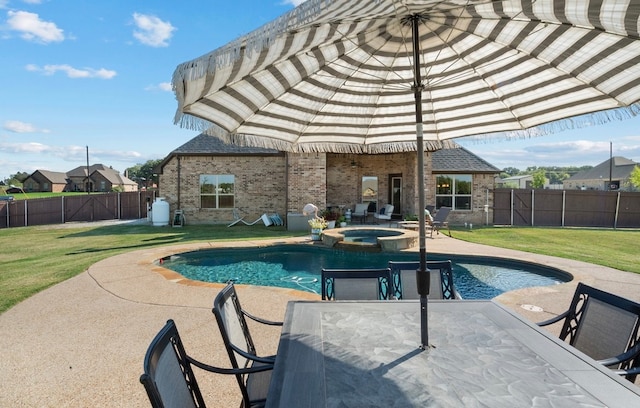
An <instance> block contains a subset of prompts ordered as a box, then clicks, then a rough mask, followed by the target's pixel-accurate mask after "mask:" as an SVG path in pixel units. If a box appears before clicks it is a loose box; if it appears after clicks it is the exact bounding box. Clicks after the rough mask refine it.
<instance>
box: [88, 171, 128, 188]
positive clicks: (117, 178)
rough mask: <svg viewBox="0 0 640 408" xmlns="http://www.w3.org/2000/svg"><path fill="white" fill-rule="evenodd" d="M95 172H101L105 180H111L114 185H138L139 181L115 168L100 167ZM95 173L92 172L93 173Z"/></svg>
mask: <svg viewBox="0 0 640 408" xmlns="http://www.w3.org/2000/svg"><path fill="white" fill-rule="evenodd" d="M93 173H98V174H100V175H101V176H102V177H103V178H104V179H105V180H107V181H109V183H111V184H112V185H136V184H137V183H136V182H135V181H133V180H131V179H129V178H127V177H125V176H123V175H121V174H120V173H118V172H117V171H116V170H113V169H99V170H96V171H94V172H93ZM93 173H91V174H92V175H93Z"/></svg>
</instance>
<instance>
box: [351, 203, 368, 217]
mask: <svg viewBox="0 0 640 408" xmlns="http://www.w3.org/2000/svg"><path fill="white" fill-rule="evenodd" d="M368 208H369V203H358V204H356V209H355V210H354V211H353V214H355V215H357V216H364V215H367V209H368Z"/></svg>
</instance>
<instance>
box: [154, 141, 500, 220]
mask: <svg viewBox="0 0 640 408" xmlns="http://www.w3.org/2000/svg"><path fill="white" fill-rule="evenodd" d="M416 163H417V156H416V154H415V152H406V153H389V154H375V155H373V154H371V155H359V154H338V153H300V154H298V153H288V152H280V151H277V150H273V149H263V148H256V147H241V146H235V145H229V144H225V143H223V142H222V141H220V140H219V139H217V138H215V137H211V136H207V135H204V134H200V135H198V136H196V137H195V138H193V139H192V140H190V141H188V142H187V143H185V144H184V145H182V146H180V147H178V148H177V149H175V150H174V151H172V152H171V153H169V155H168V156H167V157H166V158H165V159H164V160H163V161H162V162H161V163H160V165H159V180H160V182H159V196H160V197H163V198H164V199H165V200H166V201H167V202H168V203H169V204H170V208H171V211H175V210H176V209H180V210H183V211H184V214H185V218H186V220H187V222H192V223H194V224H224V223H230V222H232V221H233V220H234V209H235V210H236V211H237V212H238V213H240V215H242V216H245V218H246V219H247V220H249V221H253V220H255V219H257V218H258V217H259V216H260V215H262V214H264V213H279V214H280V215H281V216H283V218H284V215H291V216H292V217H293V216H294V215H298V214H300V213H301V212H302V208H303V207H304V205H305V204H307V203H313V204H315V205H316V206H318V208H320V209H324V208H327V207H333V208H337V209H341V210H345V209H347V208H351V209H352V210H353V209H354V208H355V204H356V203H361V202H372V203H373V204H375V206H376V207H377V208H382V207H383V206H384V205H385V204H393V205H394V214H393V217H394V218H395V219H401V218H402V217H403V216H404V215H408V214H416V213H417V211H418V210H417V208H416V207H417V203H418V182H417V180H416V174H417V166H416ZM499 172H500V170H499V169H497V168H496V167H494V166H492V165H490V164H489V163H487V162H485V161H484V160H482V159H480V158H478V157H477V156H475V155H473V154H472V153H470V152H469V151H468V150H466V149H463V148H459V149H448V150H441V151H438V152H430V153H425V174H426V175H427V176H426V180H425V183H424V188H425V191H426V194H427V203H428V204H435V205H437V206H441V205H451V206H452V207H453V209H454V211H453V212H452V213H451V215H450V216H449V221H451V222H452V223H455V222H460V223H463V222H467V221H468V222H476V223H481V222H484V221H485V219H486V214H485V213H484V206H485V205H488V208H489V209H491V206H492V200H493V198H492V197H491V195H490V194H488V192H489V191H490V190H492V189H493V182H494V177H495V175H496V174H498V173H499Z"/></svg>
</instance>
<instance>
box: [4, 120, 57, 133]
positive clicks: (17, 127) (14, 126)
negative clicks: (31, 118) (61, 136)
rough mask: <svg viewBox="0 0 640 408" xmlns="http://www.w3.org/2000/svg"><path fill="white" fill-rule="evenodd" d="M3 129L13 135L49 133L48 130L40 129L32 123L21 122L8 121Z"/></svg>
mask: <svg viewBox="0 0 640 408" xmlns="http://www.w3.org/2000/svg"><path fill="white" fill-rule="evenodd" d="M2 128H3V129H5V130H8V131H9V132H13V133H49V130H48V129H38V128H37V127H35V126H33V125H32V124H31V123H25V122H20V121H19V120H8V121H6V122H4V124H3V125H2Z"/></svg>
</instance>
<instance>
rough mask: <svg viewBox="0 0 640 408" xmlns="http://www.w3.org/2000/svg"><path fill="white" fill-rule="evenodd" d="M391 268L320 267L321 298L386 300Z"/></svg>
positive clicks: (389, 292) (388, 295) (389, 295)
mask: <svg viewBox="0 0 640 408" xmlns="http://www.w3.org/2000/svg"><path fill="white" fill-rule="evenodd" d="M390 297H391V270H390V269H389V268H386V269H322V300H386V299H390Z"/></svg>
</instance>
